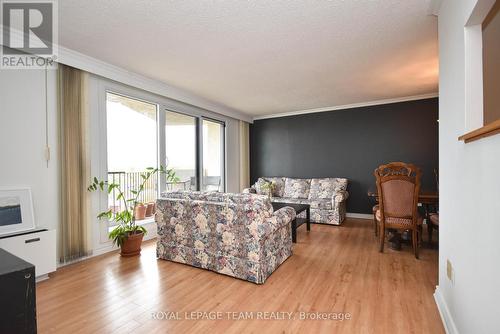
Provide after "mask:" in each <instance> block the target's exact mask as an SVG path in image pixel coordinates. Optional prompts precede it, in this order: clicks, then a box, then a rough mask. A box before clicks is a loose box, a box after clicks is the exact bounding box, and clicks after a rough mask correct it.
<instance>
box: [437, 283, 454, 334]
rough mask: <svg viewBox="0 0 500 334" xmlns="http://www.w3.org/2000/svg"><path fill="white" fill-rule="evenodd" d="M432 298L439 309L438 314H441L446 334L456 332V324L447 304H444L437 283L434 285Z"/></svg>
mask: <svg viewBox="0 0 500 334" xmlns="http://www.w3.org/2000/svg"><path fill="white" fill-rule="evenodd" d="M434 300H435V302H436V305H437V308H438V310H439V315H440V316H441V321H442V322H443V326H444V330H445V331H446V334H458V329H457V326H456V325H455V321H453V318H452V316H451V313H450V310H449V309H448V305H447V304H446V301H445V299H444V297H443V294H442V293H441V290H440V289H439V285H438V286H436V291H435V292H434Z"/></svg>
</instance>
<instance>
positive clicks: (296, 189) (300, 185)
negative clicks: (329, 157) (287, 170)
mask: <svg viewBox="0 0 500 334" xmlns="http://www.w3.org/2000/svg"><path fill="white" fill-rule="evenodd" d="M310 187H311V179H291V178H288V177H287V178H286V180H285V192H284V194H283V197H288V198H308V197H309V189H310Z"/></svg>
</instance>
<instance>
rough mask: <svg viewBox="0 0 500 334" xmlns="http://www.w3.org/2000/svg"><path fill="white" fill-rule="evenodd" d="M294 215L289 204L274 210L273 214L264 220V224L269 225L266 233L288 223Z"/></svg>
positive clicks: (270, 232) (272, 231)
mask: <svg viewBox="0 0 500 334" xmlns="http://www.w3.org/2000/svg"><path fill="white" fill-rule="evenodd" d="M295 216H296V214H295V210H294V209H293V208H291V207H289V206H285V207H283V208H281V209H279V210H276V211H274V212H273V215H272V216H271V217H270V218H267V219H266V220H265V224H266V225H267V227H269V230H268V231H267V232H268V233H266V234H272V233H274V232H275V231H276V230H278V229H279V228H281V227H283V226H284V225H288V224H290V223H291V222H292V220H294V219H295Z"/></svg>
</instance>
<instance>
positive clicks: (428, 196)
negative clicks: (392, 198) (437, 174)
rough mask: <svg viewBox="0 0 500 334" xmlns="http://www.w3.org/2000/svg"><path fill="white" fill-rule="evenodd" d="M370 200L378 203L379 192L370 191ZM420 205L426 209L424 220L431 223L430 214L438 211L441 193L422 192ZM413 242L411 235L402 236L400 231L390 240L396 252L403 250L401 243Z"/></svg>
mask: <svg viewBox="0 0 500 334" xmlns="http://www.w3.org/2000/svg"><path fill="white" fill-rule="evenodd" d="M367 195H368V198H370V199H371V200H372V201H373V202H374V203H378V192H377V191H375V190H368V193H367ZM418 203H419V204H421V206H422V208H423V209H424V218H425V219H426V222H428V221H429V214H430V213H431V212H432V211H436V210H437V207H438V205H439V193H438V192H437V191H434V190H422V191H420V193H419V195H418ZM409 240H411V235H410V233H405V234H403V235H401V233H399V232H398V231H396V230H394V231H392V236H391V237H390V238H389V246H390V247H391V248H392V249H394V250H401V242H402V241H403V242H408V241H409Z"/></svg>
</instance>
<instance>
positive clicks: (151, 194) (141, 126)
mask: <svg viewBox="0 0 500 334" xmlns="http://www.w3.org/2000/svg"><path fill="white" fill-rule="evenodd" d="M106 129H107V132H106V137H107V147H106V152H107V173H108V181H109V182H117V183H120V184H121V185H122V186H123V187H124V188H125V195H127V197H130V196H129V195H130V193H131V192H132V191H133V190H134V189H136V188H137V186H138V184H139V183H140V182H141V177H140V173H141V172H143V171H144V170H145V169H146V168H147V167H156V166H160V165H163V166H166V167H167V168H171V169H173V170H174V171H175V173H176V175H177V177H178V178H179V180H178V181H175V182H171V181H167V180H166V178H165V176H164V175H158V176H155V177H154V178H151V180H150V181H148V184H147V185H146V189H145V190H144V193H143V195H142V196H141V198H140V201H141V202H143V203H148V202H153V201H155V200H156V198H157V197H158V196H159V195H160V192H161V191H164V190H167V191H172V190H210V191H221V192H223V191H224V190H225V174H224V173H225V161H224V159H225V157H224V152H225V143H224V137H225V124H224V122H220V121H217V120H213V119H206V118H203V117H202V116H194V115H186V114H183V113H179V112H174V111H171V110H167V109H166V108H164V107H163V106H161V105H160V104H158V103H154V102H149V101H144V100H141V99H138V98H135V97H131V96H125V95H121V94H118V93H115V92H106ZM117 196H118V194H117V193H114V192H111V193H110V194H109V197H108V209H111V210H112V211H114V212H118V211H121V210H123V208H122V204H121V201H119V200H117Z"/></svg>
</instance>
